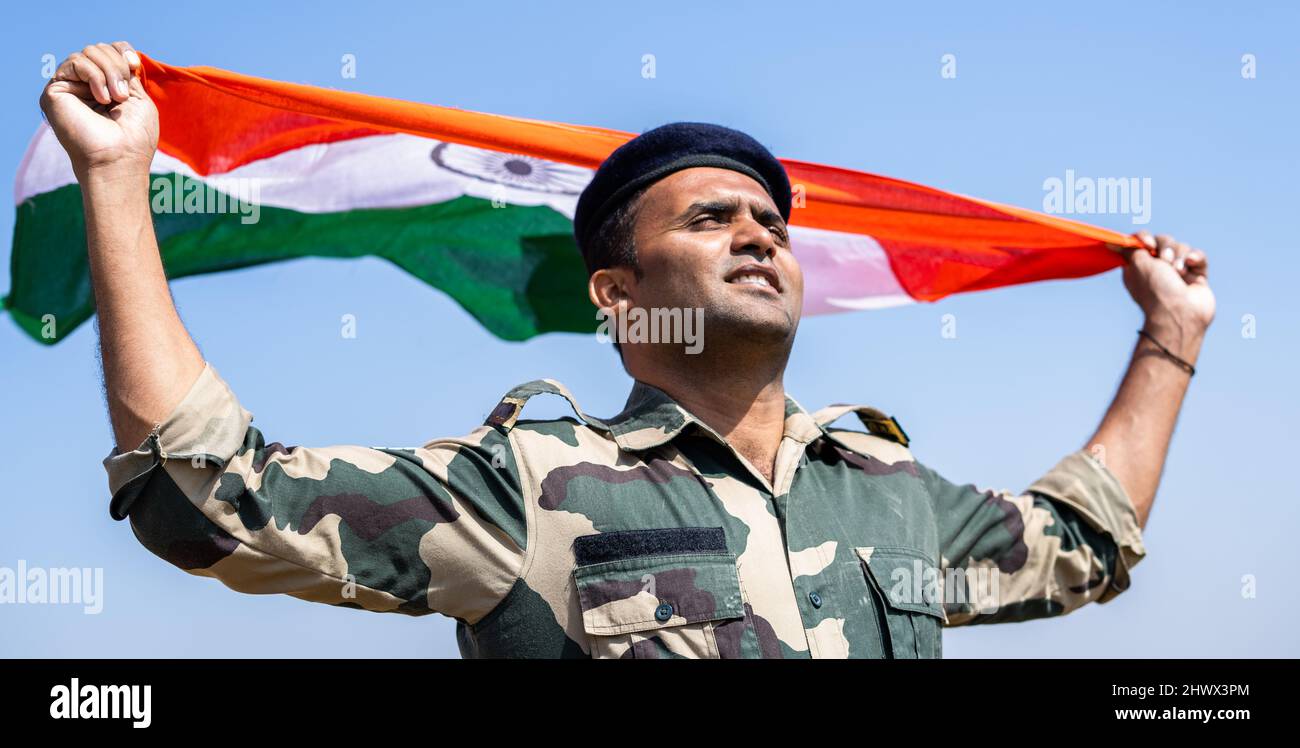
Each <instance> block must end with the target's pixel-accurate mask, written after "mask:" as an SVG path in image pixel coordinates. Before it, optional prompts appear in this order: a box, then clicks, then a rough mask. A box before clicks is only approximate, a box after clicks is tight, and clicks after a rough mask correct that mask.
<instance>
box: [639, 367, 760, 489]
mask: <svg viewBox="0 0 1300 748" xmlns="http://www.w3.org/2000/svg"><path fill="white" fill-rule="evenodd" d="M682 358H686V359H691V360H689V361H687V362H684V363H683V365H668V366H664V365H656V366H653V367H650V366H645V367H637V368H638V369H640V370H639V371H633V372H632V375H633V376H634V377H635V378H636V379H638V380H639V381H642V382H645V383H646V384H649V385H652V386H654V387H657V388H659V389H660V390H663V391H664V392H665V393H667V394H668V396H669V397H671V398H673V399H674V400H676V401H677V403H678V404H679V405H681V406H682V407H683V408H685V409H686V410H687V411H689V412H690V413H691V415H693V416H695V417H696V418H698V419H699V420H701V421H703V422H704V424H705V425H707V426H708V427H709V428H711V429H713V430H714V431H716V432H718V434H719V435H721V436H722V437H723V438H724V439H726V440H727V443H728V444H730V445H731V447H732V448H733V449H735V450H736V451H737V452H738V453H740V454H741V455H743V456H744V457H745V459H746V460H748V461H749V462H750V464H752V465H753V466H754V467H755V468H756V469H757V470H758V471H759V472H760V473H762V474H763V475H764V477H766V478H767V480H768V482H769V483H770V482H771V480H772V476H773V474H774V472H775V469H776V453H777V449H778V448H779V447H780V446H781V439H782V437H783V435H784V434H785V384H784V381H783V379H782V375H783V373H784V369H785V361H784V359H782V360H781V361H780V362H779V363H778V362H772V363H770V364H769V365H768V366H762V365H758V366H744V365H733V366H730V367H727V366H725V365H718V364H717V363H716V362H706V361H704V360H698V361H696V360H694V357H682ZM676 361H681V359H676ZM657 363H661V364H662V363H663V362H657ZM736 364H740V362H736Z"/></svg>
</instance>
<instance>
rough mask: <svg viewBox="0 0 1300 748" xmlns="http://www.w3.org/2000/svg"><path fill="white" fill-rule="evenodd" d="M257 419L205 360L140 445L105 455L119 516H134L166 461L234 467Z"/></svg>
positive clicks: (112, 511) (115, 515) (113, 511)
mask: <svg viewBox="0 0 1300 748" xmlns="http://www.w3.org/2000/svg"><path fill="white" fill-rule="evenodd" d="M252 421H253V414H252V413H249V412H248V411H247V410H244V408H243V406H241V405H240V404H239V400H237V399H236V398H235V393H234V392H232V391H231V390H230V387H228V386H227V385H226V382H225V380H223V379H222V378H221V376H220V375H218V374H217V371H216V369H214V368H212V366H211V365H210V364H206V363H205V364H204V365H203V371H202V372H201V373H200V374H199V378H198V379H196V380H195V381H194V384H193V385H192V386H191V387H190V390H189V392H188V393H186V395H185V398H184V399H183V400H181V402H180V404H178V405H177V406H176V407H175V408H173V409H172V412H171V413H170V414H169V415H168V416H167V419H166V420H164V421H163V422H162V423H159V424H158V425H156V426H155V427H154V429H153V431H152V432H151V433H150V434H149V435H148V436H147V437H146V438H145V440H144V442H143V443H141V444H140V446H139V447H136V449H135V450H134V451H131V452H125V453H119V452H118V451H117V450H116V449H114V450H113V451H112V452H111V453H109V455H108V457H107V458H105V459H104V468H105V469H106V470H107V471H108V489H109V491H110V492H111V494H112V496H113V498H112V501H111V502H110V503H109V513H110V514H112V515H113V519H116V520H122V519H125V518H126V517H127V516H128V515H129V514H130V511H131V504H132V503H134V502H135V500H136V498H137V497H138V496H139V495H140V491H141V489H142V488H143V487H144V484H145V483H146V482H147V481H148V479H149V476H150V475H151V474H152V473H153V471H154V469H155V468H157V467H158V466H159V465H161V464H162V463H163V462H164V461H166V460H175V459H184V460H190V461H191V462H192V463H193V464H194V465H195V466H203V465H206V464H208V463H210V464H212V465H213V466H214V467H217V468H223V467H225V466H226V465H228V464H229V463H230V459H231V458H232V457H234V456H235V454H236V453H237V452H238V451H239V448H240V447H241V446H242V445H243V443H244V436H245V434H247V432H248V426H249V424H250V423H252Z"/></svg>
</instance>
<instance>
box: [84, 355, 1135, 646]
mask: <svg viewBox="0 0 1300 748" xmlns="http://www.w3.org/2000/svg"><path fill="white" fill-rule="evenodd" d="M542 393H550V394H555V395H559V396H561V397H564V398H565V399H566V400H568V401H569V403H570V405H572V406H573V410H574V413H575V415H576V418H569V417H566V418H559V419H553V420H520V415H521V411H522V410H523V408H524V405H525V404H526V402H527V401H528V399H529V398H531V397H533V396H534V395H538V394H542ZM850 412H853V413H856V414H857V415H858V417H859V418H860V419H861V422H862V424H863V426H864V427H865V431H862V430H854V429H839V428H831V426H830V424H831V423H832V422H833V421H836V420H837V419H838V418H840V417H841V416H843V415H846V414H848V413H850ZM251 420H252V416H251V414H249V413H248V411H246V410H244V409H243V408H242V407H241V406H240V404H239V402H238V401H237V400H236V399H235V396H234V394H233V393H232V392H231V391H230V389H229V388H228V387H227V386H226V384H225V382H224V381H223V380H222V379H221V378H220V377H219V376H218V375H217V373H216V372H215V371H214V370H213V369H212V367H211V366H207V367H205V368H204V371H203V373H202V375H201V376H200V377H199V379H198V380H197V381H196V382H195V384H194V386H193V387H192V388H191V390H190V391H189V393H188V394H187V395H186V397H185V399H184V401H183V402H181V403H180V405H178V406H177V407H176V409H175V410H174V411H173V412H172V413H171V414H170V415H169V416H168V418H167V420H166V421H164V422H163V423H161V424H160V425H159V427H158V428H156V429H154V431H153V433H151V434H150V435H149V437H148V438H147V439H146V440H145V442H144V443H143V444H142V445H141V446H140V447H139V448H138V449H136V450H135V451H133V452H129V453H125V454H116V453H114V454H111V455H110V456H109V458H108V459H106V460H105V466H106V467H107V469H108V472H109V483H110V487H111V489H112V492H113V500H112V506H111V510H112V512H113V516H114V517H116V518H118V519H121V518H123V517H125V516H128V515H129V516H130V518H131V526H132V528H133V530H134V531H135V534H136V536H137V537H138V538H139V539H140V542H142V543H143V544H144V545H145V546H146V547H147V548H149V550H150V551H152V552H153V553H155V554H157V555H158V556H161V557H162V558H164V559H166V560H167V561H169V562H170V563H172V564H174V565H176V566H179V567H180V568H182V569H184V570H186V571H188V572H190V573H192V574H197V575H200V576H210V577H215V578H217V579H219V580H221V581H222V582H223V583H225V584H226V585H227V586H229V587H231V588H233V589H236V590H239V591H241V592H250V593H275V592H278V593H285V594H289V595H293V596H294V597H298V598H301V599H304V600H311V601H314V602H324V603H330V604H333V605H342V606H349V607H356V608H364V609H366V610H374V611H395V612H401V613H408V614H413V615H419V614H425V613H431V612H439V613H443V614H445V615H448V616H452V617H454V618H455V619H456V620H457V622H458V626H457V637H458V642H459V645H460V649H461V652H462V653H463V654H464V655H465V656H466V657H877V658H879V657H899V658H904V657H906V658H912V657H938V656H940V655H941V627H942V626H944V625H948V626H953V625H960V624H967V623H984V622H995V621H1018V620H1024V619H1028V618H1038V617H1044V616H1054V615H1060V614H1063V613H1066V612H1069V611H1071V610H1073V609H1075V608H1077V607H1079V606H1080V605H1083V604H1084V603H1087V602H1089V601H1092V600H1097V601H1102V602H1104V601H1107V600H1109V599H1111V598H1113V597H1114V596H1115V595H1117V594H1119V593H1120V592H1121V591H1123V590H1124V589H1126V588H1127V587H1128V585H1129V572H1130V570H1131V569H1132V567H1133V565H1134V564H1136V563H1137V562H1138V561H1140V560H1141V559H1142V557H1143V556H1144V555H1145V549H1144V548H1143V546H1142V539H1141V534H1140V531H1139V529H1138V525H1137V522H1136V517H1135V515H1134V511H1133V509H1132V507H1131V505H1130V503H1129V500H1128V498H1127V496H1126V495H1125V493H1124V491H1123V489H1122V488H1121V486H1120V485H1119V483H1118V481H1117V480H1116V479H1115V477H1114V476H1113V475H1112V474H1111V473H1110V472H1109V471H1107V470H1106V469H1105V467H1104V466H1102V465H1101V464H1099V463H1098V462H1097V461H1095V460H1094V459H1093V458H1092V457H1091V456H1089V455H1088V454H1086V453H1084V452H1076V453H1073V454H1070V455H1068V456H1066V457H1065V458H1064V459H1063V460H1061V462H1060V463H1059V464H1057V465H1056V467H1054V468H1053V469H1052V470H1051V471H1050V472H1048V473H1047V474H1046V475H1045V476H1043V477H1042V478H1041V479H1039V480H1038V481H1037V482H1035V483H1034V484H1033V485H1032V486H1030V487H1029V489H1028V490H1027V491H1026V492H1025V493H1023V494H1020V495H1014V494H1010V493H1004V492H995V491H980V490H977V489H976V488H975V487H974V486H971V485H965V486H959V485H955V484H953V483H950V482H948V481H947V480H945V479H944V478H942V477H941V476H939V475H938V474H937V473H935V472H934V471H932V470H930V469H929V468H927V467H925V466H924V465H921V464H920V463H917V462H915V461H914V460H913V459H912V456H911V453H910V452H909V451H908V449H907V437H906V436H905V435H904V434H903V432H902V430H901V429H900V428H899V427H898V426H897V423H896V422H895V421H893V420H892V419H890V418H889V417H887V416H885V415H884V414H883V413H881V412H880V411H878V410H874V409H872V408H866V407H860V406H833V407H830V408H826V409H824V410H821V411H818V412H817V413H813V414H809V413H808V412H807V411H805V410H804V409H803V408H801V407H800V406H799V405H798V404H797V403H796V402H795V401H794V400H791V399H788V400H787V407H786V419H785V432H784V436H783V438H782V441H781V446H780V449H779V451H778V453H777V459H776V471H775V477H774V481H773V483H772V484H769V482H768V481H767V480H766V479H765V478H764V477H763V476H762V474H761V473H759V472H758V471H756V470H754V469H753V468H752V466H750V465H749V464H748V462H747V461H746V460H745V459H744V458H743V457H742V456H741V455H740V454H738V453H737V452H735V451H734V450H733V449H732V448H731V447H730V446H728V445H727V443H726V441H725V440H724V439H723V438H721V437H720V436H719V435H718V434H717V433H715V432H714V431H713V430H712V429H710V428H709V427H708V426H706V425H705V424H703V423H702V422H700V421H699V420H697V419H696V418H694V417H693V416H692V415H691V414H690V413H688V412H686V411H685V409H683V408H682V407H681V406H679V405H678V404H677V403H676V402H674V401H673V400H672V399H671V398H670V397H668V396H667V395H666V394H665V393H663V392H661V391H660V390H658V389H655V388H654V387H650V386H648V385H645V384H641V383H638V384H636V386H635V387H634V389H633V391H632V394H631V396H630V398H629V400H628V404H627V407H626V408H625V409H624V411H623V412H622V413H620V414H619V415H617V416H614V417H613V418H608V419H598V418H592V417H589V416H587V415H585V414H583V413H582V412H581V410H579V409H578V406H577V404H576V403H575V402H574V401H573V398H572V397H571V396H570V394H569V393H568V391H567V390H566V389H565V388H564V387H563V386H561V385H559V384H558V383H556V382H553V381H550V380H544V381H537V382H532V383H529V384H525V385H522V386H520V387H517V388H515V389H514V390H512V391H511V392H510V393H509V394H507V395H506V397H505V398H504V399H503V400H502V401H501V402H500V404H499V405H497V407H496V409H495V410H493V411H492V414H491V416H490V417H489V418H488V420H487V422H486V423H485V424H484V425H482V426H480V427H479V428H477V429H475V430H474V431H472V432H471V433H469V434H468V435H466V436H464V437H460V438H455V439H437V440H435V441H431V442H429V443H428V444H425V445H424V446H423V447H420V448H417V449H372V448H367V447H357V446H342V447H325V448H320V449H309V448H303V447H285V446H282V445H281V444H278V443H270V444H268V443H266V442H265V441H264V440H263V437H262V434H261V433H260V432H259V431H258V430H257V429H256V428H252V427H251V426H250V425H249V424H250V422H251Z"/></svg>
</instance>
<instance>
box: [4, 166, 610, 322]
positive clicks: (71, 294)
mask: <svg viewBox="0 0 1300 748" xmlns="http://www.w3.org/2000/svg"><path fill="white" fill-rule="evenodd" d="M156 178H157V177H155V179H156ZM163 178H166V179H168V180H175V179H177V178H178V175H174V174H169V175H163ZM179 178H182V179H185V182H184V183H183V184H182V188H183V189H190V188H189V183H191V182H195V181H197V180H193V179H190V178H185V177H179ZM173 186H174V184H173ZM241 218H242V216H241V215H240V214H239V213H238V212H228V213H223V214H213V213H193V214H186V213H158V212H155V214H154V231H155V232H156V234H157V236H158V244H159V247H160V249H161V251H162V257H163V264H164V266H165V267H166V269H167V277H169V278H183V277H185V276H189V275H199V274H202V273H214V272H219V271H222V270H232V269H234V268H241V267H248V266H250V265H258V264H261V263H265V262H279V261H281V260H289V259H294V258H298V257H362V256H366V255H374V256H376V257H382V258H384V259H386V260H389V261H390V262H392V263H394V264H396V265H397V266H398V267H400V268H403V269H404V270H406V271H407V272H409V273H411V274H412V275H414V276H415V277H417V278H419V279H420V280H422V281H424V282H425V283H428V284H429V285H431V286H433V287H435V288H438V289H441V290H442V291H444V292H445V293H446V294H447V295H449V296H451V297H452V298H453V299H455V300H456V301H457V302H458V303H459V304H460V305H461V306H462V307H463V308H464V309H465V311H467V312H469V313H470V314H471V315H473V317H474V318H475V319H477V320H478V321H479V322H480V323H481V324H482V325H483V326H484V327H486V328H487V329H488V331H489V332H491V333H492V334H493V335H496V336H497V337H499V338H504V339H506V340H526V339H528V338H531V337H533V336H534V335H538V334H540V333H543V332H559V331H567V332H590V331H593V330H595V328H596V316H595V312H594V311H593V310H592V309H591V306H590V304H589V303H588V301H587V292H586V285H587V274H586V270H585V268H584V267H583V263H582V258H581V257H580V256H579V254H578V250H577V248H576V246H575V245H574V241H573V224H572V222H571V221H570V220H569V219H568V218H566V217H565V216H564V215H562V214H561V213H559V212H557V211H555V210H553V209H552V208H549V207H546V206H535V207H525V206H518V205H506V206H503V207H499V208H494V207H492V203H491V201H489V200H483V199H480V198H473V197H459V198H456V199H454V200H450V201H447V202H443V203H436V204H434V205H424V206H419V207H414V208H382V209H364V210H351V211H346V212H341V213H300V212H297V211H293V210H287V209H284V208H268V207H266V206H262V207H261V213H260V215H259V217H258V221H257V223H251V224H245V223H242V222H241ZM10 269H11V273H10V277H11V281H10V282H11V283H12V288H11V289H10V291H9V295H8V296H6V297H5V299H4V306H5V307H6V308H7V309H8V311H9V312H10V314H11V315H12V316H13V318H14V321H15V322H17V323H18V326H19V327H21V328H22V329H23V330H25V331H26V332H27V334H28V335H30V336H31V337H32V338H33V339H35V340H38V341H40V342H43V343H55V342H57V341H58V340H60V339H62V338H64V337H66V336H67V335H68V334H69V333H71V332H72V331H73V330H74V329H76V327H77V326H79V325H80V324H81V323H82V322H85V321H86V320H87V319H89V318H90V315H91V314H92V313H93V312H94V305H93V301H92V299H91V292H90V273H89V269H88V267H87V262H86V226H85V217H84V215H83V213H82V206H81V188H80V187H79V186H78V185H76V184H72V185H68V186H66V187H61V188H59V189H57V190H53V191H51V192H47V193H44V194H41V195H37V196H35V197H32V198H30V199H28V200H25V201H24V202H23V203H22V204H20V205H19V206H18V216H17V220H16V221H15V224H14V239H13V250H12V254H11V257H10ZM47 314H52V315H54V319H55V321H56V323H57V324H56V325H55V327H56V329H55V332H56V333H57V334H56V335H55V336H54V337H47V336H44V335H42V328H43V327H46V326H45V325H44V324H43V322H42V318H43V316H44V315H47Z"/></svg>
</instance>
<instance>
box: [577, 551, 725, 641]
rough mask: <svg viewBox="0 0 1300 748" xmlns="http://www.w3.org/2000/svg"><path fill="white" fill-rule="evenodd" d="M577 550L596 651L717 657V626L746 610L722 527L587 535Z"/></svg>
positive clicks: (581, 597)
mask: <svg viewBox="0 0 1300 748" xmlns="http://www.w3.org/2000/svg"><path fill="white" fill-rule="evenodd" d="M574 550H575V556H576V558H577V559H578V565H577V566H576V567H575V569H574V572H573V578H574V584H575V585H576V587H577V595H578V604H579V607H580V608H581V610H582V626H583V629H584V630H585V632H586V634H587V640H588V643H589V645H590V649H591V656H592V657H594V658H602V659H603V658H675V657H687V658H708V659H716V658H717V657H718V656H719V655H718V643H717V638H716V635H715V631H716V627H717V626H718V625H719V624H721V623H722V622H724V621H727V620H730V619H737V618H742V617H743V616H744V612H745V611H744V602H743V599H742V595H741V592H740V580H739V577H738V576H737V574H736V557H735V555H734V554H732V553H730V552H728V551H727V549H726V540H725V537H724V536H723V533H722V529H721V528H670V529H663V530H635V531H624V532H610V533H600V534H597V535H586V536H583V537H579V538H577V540H576V541H575V543H574ZM584 562H585V563H584Z"/></svg>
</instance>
